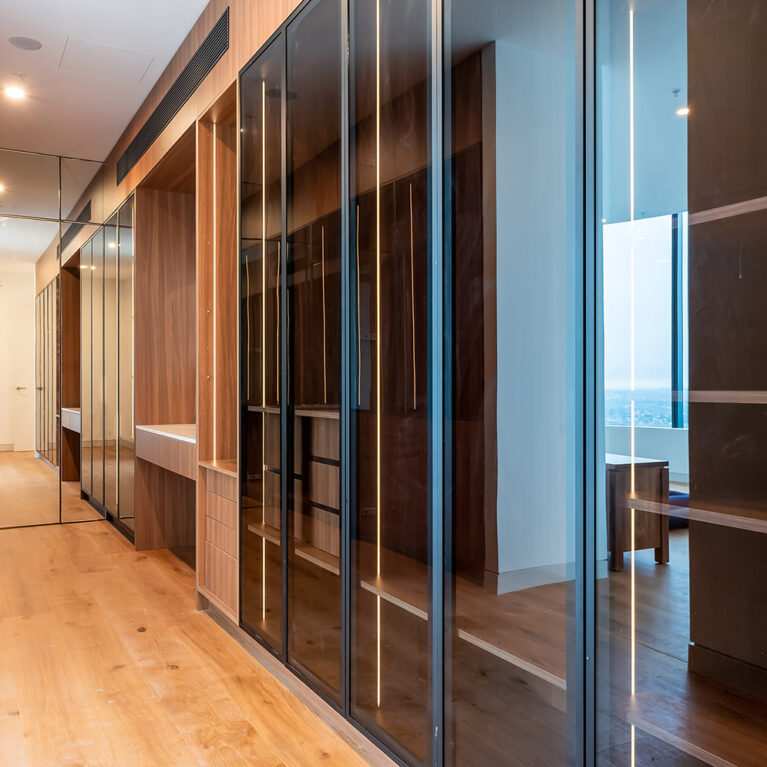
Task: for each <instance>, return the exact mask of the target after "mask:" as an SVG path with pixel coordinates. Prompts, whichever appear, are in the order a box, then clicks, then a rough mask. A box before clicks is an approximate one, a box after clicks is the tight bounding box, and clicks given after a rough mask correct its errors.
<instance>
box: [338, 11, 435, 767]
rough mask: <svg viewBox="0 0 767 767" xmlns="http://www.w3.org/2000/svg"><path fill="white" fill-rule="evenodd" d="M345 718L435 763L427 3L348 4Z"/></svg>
mask: <svg viewBox="0 0 767 767" xmlns="http://www.w3.org/2000/svg"><path fill="white" fill-rule="evenodd" d="M350 14H351V16H350V18H351V29H350V35H351V40H350V43H351V49H350V54H351V64H350V69H351V71H350V77H351V80H350V115H349V117H350V122H351V125H350V127H351V133H350V158H349V165H350V176H351V185H350V194H351V200H350V204H351V211H350V212H351V215H350V225H351V231H350V233H349V235H350V243H351V246H350V259H351V264H350V266H351V270H350V271H351V274H352V277H351V280H350V281H351V285H350V288H351V295H350V297H349V298H350V309H351V322H350V325H351V327H350V335H351V337H350V346H351V350H352V351H351V357H352V370H351V371H350V373H351V381H352V385H351V390H352V391H351V409H352V412H351V423H350V430H351V445H352V446H353V447H352V451H351V453H352V454H351V461H352V465H351V466H350V474H351V477H352V479H351V484H352V498H351V519H352V524H353V527H352V531H351V535H352V546H351V549H352V561H351V567H352V571H351V573H350V577H351V594H352V605H351V608H352V614H351V618H352V625H351V669H350V674H351V714H352V715H353V716H354V718H355V719H356V720H357V721H359V722H360V723H361V724H362V725H363V726H364V727H365V728H367V729H368V730H369V731H371V732H372V733H373V734H374V735H376V736H377V737H378V738H380V739H381V740H382V741H383V742H384V743H386V744H387V745H388V746H390V747H391V748H392V749H393V750H394V751H396V752H397V753H398V754H401V755H402V756H403V758H405V759H406V760H407V761H409V762H411V763H413V764H426V763H429V762H430V761H431V742H432V738H431V724H432V702H431V688H430V679H431V673H432V671H431V653H430V649H429V647H430V642H429V624H430V620H431V615H432V610H431V606H430V605H429V600H428V594H429V563H430V548H429V514H430V498H429V491H428V487H429V484H428V483H429V463H428V461H429V418H428V415H429V413H428V395H427V360H428V357H429V348H428V343H429V326H428V317H429V314H428V301H427V274H428V263H429V194H428V188H429V175H430V174H429V162H430V154H429V152H430V144H429V121H428V119H427V117H428V108H429V85H430V83H429V74H430V29H431V5H430V3H428V2H417V1H416V0H404V1H402V2H400V1H397V2H394V1H393V0H354V1H353V2H352V3H351V6H350Z"/></svg>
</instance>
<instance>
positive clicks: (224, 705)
mask: <svg viewBox="0 0 767 767" xmlns="http://www.w3.org/2000/svg"><path fill="white" fill-rule="evenodd" d="M0 547H1V549H0V550H1V551H2V556H0V647H2V653H0V743H2V748H0V765H3V766H5V765H8V766H9V767H10V766H11V765H13V767H17V766H18V765H25V766H28V767H41V766H43V765H45V767H48V766H50V767H53V766H54V765H55V767H63V766H67V767H75V766H76V765H77V766H78V767H79V766H84V765H87V766H88V767H91V766H94V767H95V766H99V767H101V766H102V765H103V766H104V767H113V765H120V767H127V766H130V765H142V766H146V767H155V766H156V765H157V766H159V765H163V767H166V766H170V765H179V766H180V767H181V766H183V767H189V766H191V765H221V767H234V766H237V765H243V767H244V765H252V766H255V767H261V766H263V767H292V766H293V765H295V766H296V767H298V766H299V765H300V766H301V767H304V766H305V765H312V764H332V765H339V766H340V767H358V766H361V765H365V764H367V762H366V761H365V759H364V758H363V757H362V756H361V755H360V754H359V753H358V752H357V751H356V750H355V749H354V748H353V747H352V746H351V745H350V743H348V742H347V741H346V740H344V739H343V738H342V737H341V736H340V735H339V734H338V733H336V732H335V731H334V730H333V729H331V728H330V727H329V726H327V725H326V724H325V723H324V722H323V721H322V720H321V719H320V718H319V717H318V716H317V715H316V714H315V713H313V712H311V711H310V710H309V709H308V708H307V707H306V706H305V705H304V704H303V703H301V702H300V701H299V699H298V698H297V697H295V695H293V693H291V692H289V691H288V690H287V689H286V688H285V687H284V686H283V685H282V684H281V683H280V682H279V681H277V680H276V679H275V678H274V677H273V676H271V674H269V673H268V672H267V671H266V670H265V669H264V668H263V667H262V666H261V665H260V664H259V663H258V662H257V661H256V659H255V658H253V657H252V656H251V655H250V654H249V653H248V652H247V651H246V650H245V649H244V648H243V647H241V646H240V645H239V644H238V643H237V642H236V641H235V640H234V639H233V638H232V637H230V636H229V635H228V634H227V633H226V632H225V631H224V630H223V629H222V628H221V627H219V626H218V625H217V624H216V623H215V622H214V621H212V620H211V619H210V617H209V616H207V615H205V614H204V613H201V612H196V611H195V595H194V588H195V586H194V573H193V571H192V570H191V569H189V568H188V567H187V566H186V565H184V564H183V563H182V562H180V561H179V560H178V559H176V558H175V557H174V556H173V555H172V554H170V553H169V552H167V551H149V552H140V553H137V552H135V551H134V550H133V549H132V547H131V545H130V544H129V543H128V542H127V541H126V540H125V539H124V538H123V537H122V536H121V535H120V534H119V533H118V532H117V531H116V530H115V529H114V528H112V527H111V526H110V525H109V524H107V523H105V522H103V523H98V524H88V525H64V526H53V527H43V528H24V529H13V530H3V531H0Z"/></svg>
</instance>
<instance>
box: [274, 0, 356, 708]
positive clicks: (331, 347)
mask: <svg viewBox="0 0 767 767" xmlns="http://www.w3.org/2000/svg"><path fill="white" fill-rule="evenodd" d="M340 12H341V9H340V4H339V2H338V0H319V1H318V2H315V3H314V4H313V5H311V6H309V7H308V8H307V9H306V10H305V11H304V12H303V13H302V14H301V16H300V17H299V19H298V20H296V21H295V22H293V23H292V24H291V25H290V26H289V27H288V30H287V41H288V43H287V44H288V51H287V53H288V72H287V74H288V79H287V91H286V92H287V94H288V99H287V110H288V111H287V119H288V122H287V137H288V144H287V148H288V156H287V162H288V166H287V167H288V210H287V217H288V219H287V220H288V310H289V319H288V329H289V338H288V343H289V356H288V364H289V382H290V391H289V403H290V410H289V413H290V420H289V426H288V428H289V429H290V430H291V431H290V432H289V433H291V434H292V436H293V450H292V462H293V476H294V482H293V497H292V509H291V512H290V515H289V529H290V537H289V541H290V545H289V574H288V611H289V623H288V657H289V659H290V661H291V662H292V663H294V664H296V665H297V666H299V667H301V668H302V669H303V670H304V671H305V672H306V673H308V674H309V675H310V676H311V677H312V678H313V679H314V680H315V682H316V683H317V684H318V685H320V686H321V687H322V688H323V689H324V690H325V691H326V692H327V693H328V694H329V695H330V696H332V697H333V698H334V699H335V700H336V701H338V702H340V698H341V652H342V638H343V634H342V630H341V564H340V555H341V535H340V530H341V526H340V513H341V509H340V505H341V504H340V428H339V423H340V422H339V405H340V382H341V380H340V374H341V370H340V362H341V354H340V352H341V326H340V322H341V292H340V290H341V283H340V266H341V262H340V252H341V227H340V202H341V199H340V194H341V190H340V140H341V103H340V101H341V84H340V63H341V46H340V41H341V35H340V26H341V18H340Z"/></svg>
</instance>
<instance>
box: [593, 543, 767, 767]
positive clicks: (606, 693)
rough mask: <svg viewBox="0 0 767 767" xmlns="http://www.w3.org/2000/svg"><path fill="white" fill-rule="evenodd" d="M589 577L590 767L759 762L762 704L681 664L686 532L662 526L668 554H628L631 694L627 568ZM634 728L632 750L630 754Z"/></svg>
mask: <svg viewBox="0 0 767 767" xmlns="http://www.w3.org/2000/svg"><path fill="white" fill-rule="evenodd" d="M625 561H626V565H625V569H624V571H623V572H620V573H612V572H611V573H610V574H609V576H608V577H607V578H605V579H601V580H600V581H599V582H598V587H597V588H598V597H597V599H598V610H599V613H598V618H597V620H598V626H599V632H600V636H599V660H598V679H597V688H598V709H599V710H598V717H599V735H598V750H599V762H598V763H599V764H600V766H601V765H604V766H605V767H606V766H607V765H614V766H615V767H624V765H625V766H626V767H628V766H629V765H632V766H633V765H635V766H636V767H643V766H644V765H653V767H658V765H674V767H682V766H683V767H687V766H688V765H689V766H690V767H693V766H694V765H702V764H710V765H717V766H720V765H739V767H746V766H749V767H750V766H751V765H753V766H754V767H756V765H765V764H767V737H765V733H767V705H765V704H764V703H760V702H758V701H755V700H751V699H749V698H746V697H744V696H741V695H739V694H736V693H735V692H733V691H730V690H728V689H726V688H725V687H724V686H722V685H720V684H717V683H716V682H713V681H711V680H709V679H707V678H706V677H703V676H700V675H697V674H693V673H690V672H688V670H687V653H688V647H689V641H690V611H689V604H690V599H689V595H690V569H689V545H688V531H687V530H686V529H681V530H672V531H671V533H670V561H669V564H668V565H656V564H655V562H654V561H653V552H652V551H651V550H648V551H642V552H637V554H636V567H635V571H636V585H635V592H634V593H635V598H634V603H635V605H634V608H635V615H636V642H635V657H636V661H635V664H636V666H635V667H636V694H635V695H634V696H633V699H632V696H631V694H630V692H631V673H630V670H631V571H630V567H629V555H628V554H626V560H625ZM632 725H633V726H634V727H635V732H634V754H633V757H632V754H631V741H632V733H631V726H632Z"/></svg>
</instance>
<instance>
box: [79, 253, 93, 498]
mask: <svg viewBox="0 0 767 767" xmlns="http://www.w3.org/2000/svg"><path fill="white" fill-rule="evenodd" d="M92 266H93V264H92V241H91V240H88V242H86V243H85V245H83V246H82V248H81V249H80V272H81V273H80V487H81V489H82V491H83V493H85V494H86V495H88V496H91V495H92V494H93V451H92V440H93V428H92V424H93V410H92V401H91V377H92V368H93V338H92V325H93V317H92V315H93V301H92V286H93V270H92V269H91V267H92Z"/></svg>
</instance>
